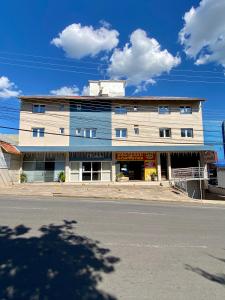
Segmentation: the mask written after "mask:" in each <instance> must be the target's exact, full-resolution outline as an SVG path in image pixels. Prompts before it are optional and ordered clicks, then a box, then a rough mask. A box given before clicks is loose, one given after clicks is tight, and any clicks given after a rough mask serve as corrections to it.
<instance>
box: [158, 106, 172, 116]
mask: <svg viewBox="0 0 225 300" xmlns="http://www.w3.org/2000/svg"><path fill="white" fill-rule="evenodd" d="M169 113H170V109H169V106H165V105H163V106H159V114H160V115H164V114H169Z"/></svg>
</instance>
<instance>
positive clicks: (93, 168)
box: [70, 161, 112, 182]
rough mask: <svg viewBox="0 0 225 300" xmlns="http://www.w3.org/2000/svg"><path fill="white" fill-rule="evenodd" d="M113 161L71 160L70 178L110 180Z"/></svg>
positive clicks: (75, 179)
mask: <svg viewBox="0 0 225 300" xmlns="http://www.w3.org/2000/svg"><path fill="white" fill-rule="evenodd" d="M111 168H112V165H111V162H108V161H106V162H104V161H102V162H101V161H92V162H89V161H87V162H75V161H71V162H70V170H71V171H70V180H71V181H72V182H75V181H110V180H111Z"/></svg>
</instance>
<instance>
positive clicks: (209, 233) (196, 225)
mask: <svg viewBox="0 0 225 300" xmlns="http://www.w3.org/2000/svg"><path fill="white" fill-rule="evenodd" d="M63 220H66V221H70V220H76V222H77V224H76V225H75V232H76V234H77V235H79V236H85V237H88V238H90V239H91V240H93V241H95V240H98V241H99V244H97V245H98V246H97V247H100V248H101V247H103V248H105V249H109V250H110V252H108V253H107V254H106V255H110V256H113V257H114V258H115V261H114V262H112V264H113V267H112V269H111V270H108V271H107V270H104V267H102V268H100V267H99V271H100V273H101V275H102V280H99V283H98V285H97V287H96V288H97V289H98V290H99V291H102V298H101V297H100V296H99V295H98V296H97V297H96V299H98V298H99V299H137V300H141V299H148V300H149V299H160V300H163V299H167V300H168V299H198V300H201V299H204V300H205V299H225V206H222V205H221V206H213V205H212V206H209V205H204V206H201V205H195V204H184V203H182V204H181V203H158V202H157V203H156V202H145V201H132V200H131V201H118V200H115V201H108V200H105V201H104V200H97V199H73V198H60V197H57V198H50V197H49V198H47V197H46V198H44V197H41V198H38V197H33V198H32V197H26V198H25V197H21V196H20V197H17V198H15V197H10V196H7V197H3V196H2V197H0V225H1V226H3V225H4V226H7V227H1V231H2V232H4V234H3V237H2V239H3V240H2V241H3V242H4V243H3V245H4V247H5V248H4V249H5V252H6V253H5V256H4V255H3V254H2V253H0V264H1V266H2V265H4V263H5V262H4V259H5V260H6V261H7V259H8V258H10V259H11V260H8V261H15V262H16V263H17V266H19V267H15V268H14V269H15V270H17V269H19V268H21V265H22V264H21V256H19V259H18V255H22V254H21V251H22V250H21V248H18V249H17V247H18V242H19V243H20V242H21V243H22V242H24V240H23V239H21V240H19V238H21V237H23V232H21V233H18V230H17V234H16V235H18V236H17V237H16V240H15V241H16V242H15V243H14V244H10V243H11V240H10V239H11V238H10V237H9V235H10V234H12V233H10V234H9V233H8V231H7V234H6V230H5V229H4V228H7V230H13V228H14V227H15V226H18V225H20V224H22V225H24V226H26V227H29V228H30V229H31V230H30V231H29V232H26V233H25V237H26V238H27V240H26V241H30V242H31V243H30V244H29V245H32V242H33V240H32V238H31V237H33V236H40V235H41V233H40V231H39V228H40V227H41V226H43V225H49V224H52V223H54V224H56V225H59V224H62V221H63ZM18 228H20V227H18ZM20 230H21V228H20ZM1 231H0V236H1ZM22 231H23V230H22ZM49 232H51V233H52V231H51V230H50V231H49ZM42 233H43V232H42ZM48 238H49V240H51V239H52V240H51V241H52V243H55V241H54V236H53V238H52V235H51V234H49V235H48ZM41 241H42V242H43V239H42V240H41ZM34 242H35V243H36V240H34ZM44 242H46V240H44ZM6 245H8V246H7V247H8V248H7V247H6ZM10 245H11V246H10ZM24 245H27V244H24ZM29 245H28V248H27V246H25V247H24V256H26V257H29V255H31V256H32V261H30V259H28V260H27V261H26V257H25V258H24V256H23V257H22V258H23V259H24V260H25V262H26V263H27V265H28V266H27V267H28V269H27V270H29V272H31V271H30V269H31V268H38V269H41V268H42V267H45V266H42V265H41V260H39V261H40V264H39V262H38V261H37V262H36V261H35V264H36V265H35V264H34V266H35V267H33V263H34V260H35V257H37V255H35V253H36V252H35V251H36V248H35V251H34V252H33V253H30V254H29V251H28V250H27V249H30V248H29V247H30V246H29ZM35 245H36V244H35ZM55 245H58V244H57V243H56V244H55ZM10 247H11V248H13V249H10ZM35 247H36V246H35ZM57 247H58V246H56V248H57ZM46 248H48V247H46ZM8 251H9V253H10V254H9V253H8ZM30 252H32V247H31V250H30ZM18 253H20V254H18ZM46 253H47V252H46ZM46 253H45V254H46ZM63 253H64V252H63ZM45 254H44V255H45ZM53 254H54V253H53ZM1 255H3V257H1ZM41 255H43V253H42V254H41ZM46 255H47V261H49V260H51V255H52V254H51V253H50V254H49V253H47V254H46ZM48 255H49V257H50V258H49V257H48ZM79 255H80V256H79V259H80V260H81V261H82V253H81V254H79ZM103 255H104V254H103ZM14 256H16V259H15V257H14ZM83 261H85V263H86V261H87V259H86V258H85V260H83ZM58 262H59V264H60V263H62V262H61V260H60V259H59V260H58ZM6 263H7V262H6ZM30 263H31V265H29V264H30ZM56 265H57V264H56ZM1 266H0V268H1ZM29 267H30V269H29ZM57 267H58V266H57ZM9 268H11V270H10V272H11V273H13V272H15V273H16V272H17V271H13V267H12V266H11V265H10V264H9ZM85 268H86V267H84V269H85ZM94 268H98V266H97V264H96V263H95V266H94ZM50 269H51V268H50ZM0 270H1V269H0ZM59 270H61V275H62V274H63V271H62V270H63V268H61V266H60V267H59ZM89 271H90V272H91V268H90V270H89ZM23 272H25V271H23ZM27 272H28V271H27ZM33 272H35V270H33ZM40 272H41V271H40ZM48 272H52V274H53V273H54V270H50V271H49V270H48ZM90 272H89V273H90ZM11 273H10V274H11ZM56 273H57V272H56ZM13 274H14V273H13ZM16 274H17V273H16ZM64 274H65V273H64ZM89 275H90V274H89ZM4 276H8V274H7V272H5V273H4V272H3V273H1V272H0V285H1V281H2V280H3V279H5V278H4ZM24 276H27V273H26V272H25V275H24ZM32 276H33V275H31V277H32ZM51 276H53V275H51ZM20 278H21V276H20ZM61 278H64V277H63V275H62V277H61ZM28 279H29V276H28ZM91 279H93V278H91ZM7 280H8V277H7ZM7 280H6V282H7ZM10 280H11V279H10ZM68 280H70V279H68ZM68 280H67V281H68ZM96 280H97V281H98V279H96ZM28 281H29V280H28ZM97 281H96V282H97ZM3 282H4V280H3ZM88 282H89V281H88ZM11 284H12V283H11ZM14 284H15V286H16V288H17V289H18V290H19V291H20V292H21V290H22V289H23V288H24V289H27V287H26V286H24V285H23V284H20V285H18V282H16V283H14ZM40 284H41V283H40ZM88 284H89V283H88ZM92 284H94V283H93V281H92ZM96 284H97V283H96ZM6 285H7V284H6ZM6 285H5V286H3V287H4V288H7V286H6ZM31 285H32V281H31ZM71 285H73V283H72V280H71V283H70V286H71ZM16 288H15V289H16ZM41 288H42V287H41ZM30 289H31V290H32V286H31V288H30ZM78 289H79V286H78ZM22 292H23V291H22ZM28 292H31V291H28ZM32 292H33V291H32ZM10 293H12V295H13V292H12V291H11V292H10ZM14 293H15V291H14ZM103 294H104V295H105V296H103ZM0 295H1V294H0ZM21 295H22V293H21V294H20V297H21V299H22V296H21ZM107 295H111V296H107ZM50 296H51V294H50ZM104 297H105V298H104ZM107 297H109V298H107ZM110 297H112V298H110ZM78 298H79V297H78ZM78 298H77V299H78ZM80 298H81V299H83V298H84V297H83V298H82V296H80ZM0 299H2V298H1V297H0ZM12 299H16V297H15V298H13V297H12ZM35 299H36V298H35ZM37 299H38V298H37ZM40 299H44V298H41V297H40ZM46 299H48V298H46ZM49 299H57V297H55V298H54V296H52V297H49ZM87 299H89V298H87ZM90 299H92V298H90ZM93 299H94V298H93ZM38 300H39V299H38Z"/></svg>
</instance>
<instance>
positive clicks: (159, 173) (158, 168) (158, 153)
mask: <svg viewBox="0 0 225 300" xmlns="http://www.w3.org/2000/svg"><path fill="white" fill-rule="evenodd" d="M156 157H157V175H158V181H161V180H162V172H161V159H160V152H157V153H156Z"/></svg>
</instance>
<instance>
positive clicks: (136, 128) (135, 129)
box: [134, 125, 139, 135]
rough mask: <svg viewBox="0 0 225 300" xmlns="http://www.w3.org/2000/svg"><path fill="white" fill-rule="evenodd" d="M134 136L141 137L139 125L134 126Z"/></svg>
mask: <svg viewBox="0 0 225 300" xmlns="http://www.w3.org/2000/svg"><path fill="white" fill-rule="evenodd" d="M134 134H135V135H139V126H138V125H134Z"/></svg>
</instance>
